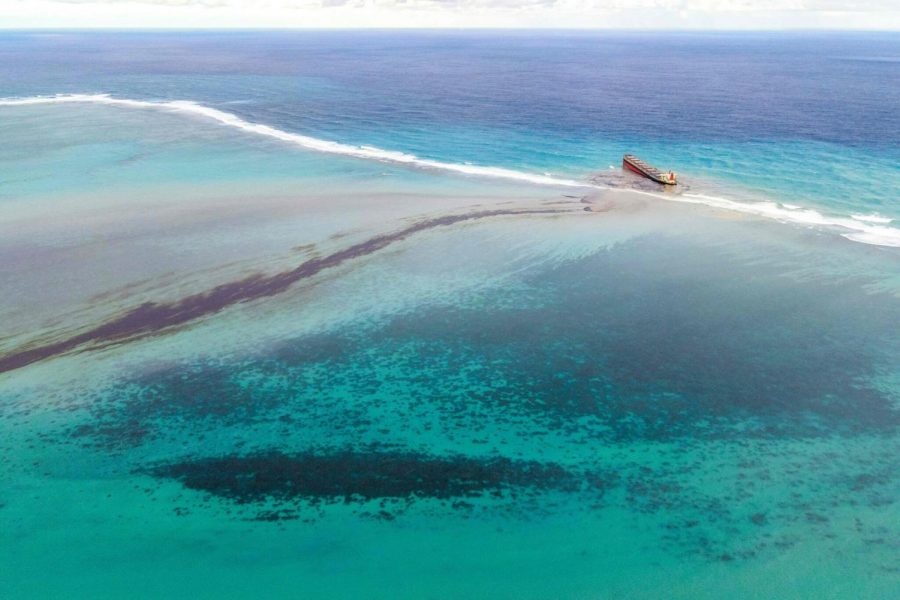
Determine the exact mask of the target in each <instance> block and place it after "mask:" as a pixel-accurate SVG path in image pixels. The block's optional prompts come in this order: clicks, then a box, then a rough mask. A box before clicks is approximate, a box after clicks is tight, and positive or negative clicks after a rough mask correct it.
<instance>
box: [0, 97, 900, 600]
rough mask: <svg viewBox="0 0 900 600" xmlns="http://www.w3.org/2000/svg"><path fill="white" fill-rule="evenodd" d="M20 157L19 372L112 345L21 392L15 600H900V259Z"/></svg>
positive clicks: (772, 228)
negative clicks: (897, 593)
mask: <svg viewBox="0 0 900 600" xmlns="http://www.w3.org/2000/svg"><path fill="white" fill-rule="evenodd" d="M217 85H219V84H217ZM275 88H276V89H277V88H278V86H275ZM266 89H268V88H266ZM303 89H305V90H306V91H308V92H309V93H311V94H315V93H325V91H327V90H329V89H332V88H330V87H328V86H324V85H323V86H322V87H309V88H303ZM31 91H32V92H33V91H34V90H31ZM61 91H75V90H61ZM332 91H333V89H332ZM245 116H248V118H249V115H245ZM258 120H260V121H262V122H266V121H264V120H263V119H258ZM0 128H2V131H3V132H4V134H5V139H6V140H7V141H8V142H9V143H8V144H7V146H6V147H5V148H4V150H3V151H2V154H0V179H2V180H3V181H2V186H0V233H2V235H0V276H2V281H3V284H4V294H3V296H2V299H0V315H2V321H0V322H2V326H0V361H9V357H11V356H22V352H27V351H28V350H29V349H34V348H39V349H40V348H43V349H47V348H52V347H53V344H56V343H60V341H62V342H65V341H66V340H72V339H78V336H79V335H85V332H90V335H91V336H92V337H88V338H85V339H84V340H83V341H82V342H80V343H75V344H74V345H72V346H68V347H66V348H64V349H62V350H60V351H58V352H50V353H49V354H48V356H47V357H45V358H43V359H36V360H34V361H33V362H31V363H30V364H26V365H23V366H21V367H15V368H14V367H12V366H10V365H11V364H12V363H10V362H0V364H2V365H3V369H4V372H2V373H0V430H2V436H0V439H2V440H3V441H2V442H0V448H2V454H3V456H4V459H3V461H2V462H0V563H2V569H0V579H2V586H3V589H4V596H6V597H22V598H27V597H48V596H51V597H52V596H66V597H73V596H74V597H90V598H97V597H110V598H112V597H122V596H123V595H124V596H129V597H258V596H259V595H261V594H262V595H266V596H274V597H334V598H347V597H360V596H363V597H385V598H398V597H408V598H421V597H481V598H497V597H507V598H546V597H571V598H577V597H590V598H596V597H631V598H659V597H668V598H701V597H707V598H718V597H723V596H731V597H739V598H740V597H804V598H805V597H809V598H860V597H865V598H888V597H891V596H892V595H893V593H894V590H896V589H897V588H898V586H900V572H898V570H897V567H896V565H897V564H898V558H900V531H898V528H897V523H900V514H898V502H897V501H898V497H900V479H898V473H900V463H898V458H897V457H898V456H900V447H898V446H900V438H898V426H900V371H898V365H900V337H898V334H897V328H896V323H897V322H898V318H900V314H898V313H900V304H898V297H900V268H898V264H900V263H898V255H897V252H896V248H891V247H886V246H879V245H872V244H860V243H856V242H853V241H850V240H847V239H845V238H843V237H841V235H839V233H841V232H840V231H834V230H832V229H830V228H827V227H825V228H823V227H818V226H809V225H802V224H798V223H790V222H788V223H779V222H777V221H776V220H772V219H767V218H762V217H755V216H750V215H746V214H743V213H740V212H735V211H725V210H715V209H711V208H709V207H705V206H688V205H684V204H678V203H674V202H668V201H666V200H664V199H660V198H656V197H652V196H646V195H640V194H634V193H629V192H621V191H619V192H616V191H609V190H600V189H593V188H573V187H563V186H554V185H542V186H535V185H529V184H526V183H524V182H515V181H512V180H508V179H501V178H480V177H474V176H471V175H452V174H448V173H445V172H442V171H440V170H437V169H433V168H431V169H429V168H426V169H422V168H412V169H410V168H403V167H402V166H399V165H397V164H395V163H391V162H385V161H378V160H374V161H373V160H358V159H353V158H348V157H342V156H336V155H325V154H320V153H315V152H310V151H308V150H304V149H302V148H298V147H295V146H290V145H286V144H284V143H281V142H278V141H276V140H273V139H270V138H267V137H264V136H258V135H248V134H246V133H242V132H240V131H237V130H234V129H233V128H227V127H221V126H219V125H217V124H216V123H214V122H209V121H206V120H203V119H198V118H194V117H192V116H190V115H180V114H170V113H166V112H161V111H159V110H126V109H123V108H121V107H111V106H102V105H94V104H77V105H37V106H7V107H2V108H0ZM402 138H403V136H402V135H398V139H402ZM473 139H474V138H473ZM375 141H386V140H375ZM876 141H877V140H876ZM714 142H715V143H714V144H713V146H714V147H715V148H716V149H717V150H722V149H723V148H726V147H729V145H730V147H731V148H732V151H731V152H732V154H731V156H733V157H734V158H732V159H728V160H726V159H725V158H724V156H727V154H722V155H721V156H723V159H722V160H723V162H722V163H721V164H717V165H715V170H716V171H722V170H727V169H728V168H733V169H734V172H735V173H742V174H744V173H746V167H745V165H747V164H749V162H752V161H754V160H761V158H760V157H762V156H764V155H766V153H769V152H772V151H774V148H775V146H777V148H779V149H780V151H781V152H782V153H783V154H784V155H785V156H788V155H790V156H799V155H802V154H804V153H807V152H815V153H817V155H818V156H830V157H831V158H829V159H828V161H827V164H828V165H829V166H828V167H827V168H828V169H831V170H833V171H835V172H845V169H844V163H842V162H841V161H842V160H843V159H842V157H841V156H839V154H840V153H837V152H835V151H834V150H833V149H834V148H836V147H840V146H841V145H843V144H846V143H847V141H846V140H840V139H829V140H809V139H807V140H805V141H793V142H787V141H784V140H781V141H779V142H777V143H776V142H772V141H771V140H770V141H760V142H758V143H757V144H756V145H752V146H741V145H739V144H736V143H735V142H734V141H722V140H716V141H714ZM882 142H883V140H882ZM643 143H644V144H647V146H646V148H648V149H649V148H652V147H658V148H660V149H662V148H664V147H666V148H667V151H669V150H670V148H671V147H672V146H663V145H662V142H653V141H652V140H644V142H643ZM656 143H658V144H660V145H659V146H653V144H656ZM703 143H705V142H702V143H701V142H697V141H685V142H684V145H683V146H678V147H679V148H680V151H679V154H682V155H689V154H690V152H689V150H687V148H689V147H693V148H701V147H702V144H703ZM710 143H712V142H710ZM873 143H874V142H873ZM879 143H880V142H879ZM398 144H399V143H398ZM379 145H381V146H386V147H401V146H402V144H399V145H395V146H387V144H379ZM13 147H15V148H16V149H15V150H14V149H13ZM884 147H885V146H884V145H883V144H882V149H881V150H873V152H882V154H878V156H881V157H882V158H881V159H879V160H884V159H883V157H884V156H887V155H888V154H889V153H890V152H892V151H893V150H891V149H890V148H887V150H885V149H884ZM448 148H449V144H448ZM742 148H743V149H744V151H745V154H744V156H745V157H749V158H741V156H740V155H741V152H742V150H741V149H742ZM410 149H412V148H410ZM681 150H683V152H681ZM617 151H618V150H617ZM447 152H448V153H444V152H443V151H441V152H437V151H436V152H435V157H436V158H440V159H441V160H450V159H451V158H454V157H453V156H451V155H450V154H449V150H448V151H447ZM417 153H419V152H417ZM829 153H830V154H829ZM885 153H887V154H885ZM419 154H422V155H426V154H424V153H419ZM847 156H852V154H848V155H846V156H844V158H846V157H847ZM754 157H756V158H754ZM847 160H849V159H847ZM729 161H732V162H729ZM742 161H749V162H742ZM486 164H493V165H497V166H508V167H516V168H519V169H525V168H526V167H529V164H528V163H527V161H525V162H521V163H516V162H515V161H514V160H512V159H509V161H508V162H507V161H505V160H498V161H493V162H490V163H487V162H486ZM785 164H789V163H787V162H785ZM534 165H535V167H536V166H537V163H534ZM525 170H527V171H529V172H531V171H532V169H530V168H528V169H525ZM701 170H702V169H701V164H700V163H699V162H698V163H697V164H696V172H697V175H695V177H697V178H698V179H702V175H701ZM577 171H578V169H572V171H571V173H566V172H563V171H562V170H559V171H558V173H557V174H558V175H565V176H572V177H575V176H577V175H578V173H577ZM846 177H847V181H851V180H852V181H856V179H855V178H857V177H858V176H857V175H851V174H847V175H846ZM713 179H715V178H714V177H712V176H711V177H710V180H709V181H708V182H707V181H706V180H704V181H703V184H702V185H703V186H706V187H705V188H704V189H705V190H707V191H716V192H717V193H719V192H721V193H726V192H730V193H732V194H734V196H732V197H737V198H742V199H743V198H746V199H750V197H751V196H752V194H753V193H754V192H753V190H751V189H750V185H749V184H748V185H747V187H745V188H742V189H741V190H739V191H734V190H732V189H730V188H729V186H727V185H725V184H724V183H723V181H724V180H721V181H713ZM781 179H782V180H783V181H788V179H789V177H788V175H787V171H786V172H785V174H784V175H783V176H781ZM605 182H606V183H611V184H612V183H619V181H618V180H612V179H610V180H605ZM698 185H700V184H698ZM769 185H770V184H769V183H766V182H761V183H760V190H762V188H766V189H767V190H768V191H766V193H767V194H772V188H771V187H767V186H769ZM784 185H788V184H784ZM860 185H861V186H863V187H864V185H869V184H868V183H865V184H863V183H860ZM848 186H849V184H848ZM842 189H844V190H847V189H849V187H844V188H842ZM866 189H868V191H867V192H866V193H868V194H870V197H871V199H870V200H865V202H867V203H874V202H876V201H879V202H883V203H884V207H883V208H884V210H881V209H879V212H881V213H882V214H893V213H890V212H889V211H890V210H891V208H890V207H891V206H893V205H891V204H890V202H891V199H890V197H889V196H888V195H886V194H879V193H878V191H877V188H874V187H869V188H866ZM759 193H762V191H760V192H759ZM805 193H810V198H812V196H813V195H814V194H812V193H811V192H810V190H807V192H805ZM831 193H832V195H831V196H830V197H829V198H830V199H831V200H830V201H831V202H837V198H838V193H837V192H834V191H832V192H831ZM778 200H779V201H784V202H791V201H794V202H796V201H797V199H796V198H788V197H786V196H779V197H778ZM852 202H853V200H852V198H850V197H849V196H848V199H847V204H846V206H845V207H842V208H840V209H839V208H838V205H837V204H832V205H831V209H832V210H834V211H838V210H847V211H849V210H851V209H853V210H855V209H856V208H857V205H854V204H852ZM805 205H806V204H805ZM809 206H812V204H809ZM874 206H875V205H874V204H872V205H871V206H870V208H874ZM585 209H588V210H585ZM460 215H463V216H465V218H462V217H460ZM283 282H288V283H284V284H283ZM148 303H149V304H148ZM148 307H149V308H148ZM139 317H142V318H144V320H140V319H139ZM113 326H115V327H117V328H118V329H115V328H114V327H113ZM116 332H118V333H116Z"/></svg>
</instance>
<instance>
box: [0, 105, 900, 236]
mask: <svg viewBox="0 0 900 600" xmlns="http://www.w3.org/2000/svg"><path fill="white" fill-rule="evenodd" d="M67 103H93V104H105V105H111V106H122V107H130V108H139V109H153V110H162V111H169V112H177V113H182V114H187V115H193V116H196V117H202V118H207V119H211V120H213V121H216V122H218V123H220V124H222V125H226V126H228V127H232V128H235V129H239V130H241V131H244V132H247V133H250V134H254V135H260V136H265V137H269V138H273V139H276V140H280V141H282V142H286V143H289V144H293V145H295V146H298V147H301V148H305V149H308V150H313V151H317V152H326V153H330V154H339V155H343V156H350V157H354V158H360V159H366V160H377V161H381V162H390V163H396V164H401V165H406V166H410V167H416V168H425V169H433V170H439V171H446V172H452V173H459V174H463V175H473V176H478V177H491V178H499V179H506V180H510V181H517V182H521V183H529V184H537V185H549V186H558V187H559V186H561V187H581V188H593V189H610V188H609V186H604V185H600V184H597V183H589V182H584V181H576V180H573V179H563V178H559V177H553V176H550V175H538V174H535V173H527V172H524V171H516V170H514V169H507V168H504V167H490V166H480V165H469V164H459V163H451V162H444V161H438V160H432V159H427V158H420V157H418V156H415V155H413V154H407V153H404V152H397V151H394V150H385V149H382V148H375V147H372V146H353V145H350V144H342V143H340V142H332V141H328V140H322V139H319V138H314V137H311V136H306V135H302V134H299V133H292V132H289V131H284V130H281V129H277V128H275V127H272V126H270V125H264V124H262V123H253V122H251V121H247V120H245V119H243V118H241V117H239V116H237V115H235V114H232V113H229V112H225V111H222V110H219V109H217V108H212V107H209V106H205V105H203V104H199V103H197V102H193V101H191V100H134V99H130V98H115V97H112V96H110V95H108V94H59V95H55V96H31V97H22V98H0V106H26V105H35V104H67ZM636 193H640V194H644V195H647V196H652V197H654V198H659V199H663V200H669V201H677V202H685V203H689V204H702V205H705V206H710V207H713V208H718V209H723V210H729V211H735V212H740V213H744V214H750V215H756V216H760V217H765V218H769V219H775V220H777V221H782V222H786V223H794V224H799V225H805V226H815V227H822V228H826V229H832V230H836V231H838V232H839V233H840V234H841V235H842V236H843V237H845V238H847V239H849V240H852V241H855V242H861V243H864V244H872V245H876V246H890V247H900V229H897V228H894V227H890V226H888V223H889V222H890V220H889V219H886V218H881V217H879V218H877V219H876V218H874V217H871V216H869V217H860V216H858V215H857V216H854V217H838V216H828V215H825V214H823V213H820V212H819V211H816V210H813V209H809V208H802V207H797V206H792V205H785V204H778V203H775V202H739V201H736V200H730V199H728V198H722V197H718V196H711V195H708V194H698V193H690V192H687V193H683V194H661V193H653V192H646V191H636Z"/></svg>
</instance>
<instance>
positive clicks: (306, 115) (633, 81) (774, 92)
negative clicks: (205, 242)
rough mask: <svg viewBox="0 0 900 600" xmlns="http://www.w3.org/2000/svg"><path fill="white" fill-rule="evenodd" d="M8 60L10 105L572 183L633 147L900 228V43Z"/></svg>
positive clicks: (148, 44)
mask: <svg viewBox="0 0 900 600" xmlns="http://www.w3.org/2000/svg"><path fill="white" fill-rule="evenodd" d="M0 56H2V61H0V95H2V96H7V97H27V96H35V95H48V94H50V95H52V94H63V93H84V94H97V93H106V94H112V95H113V96H117V97H124V98H135V99H150V100H193V101H196V102H199V103H202V104H205V105H209V106H213V107H216V108H220V109H222V110H225V111H228V112H231V113H234V114H236V115H239V116H240V117H242V118H244V119H246V120H249V121H253V122H259V123H263V124H267V125H271V126H273V127H277V128H279V129H283V130H286V131H290V132H295V133H302V134H306V135H310V136H314V137H318V138H322V139H325V140H333V141H338V142H345V143H349V144H356V145H371V146H376V147H379V148H383V149H386V150H396V151H403V152H409V153H412V154H415V155H417V156H420V157H423V158H432V159H437V160H442V161H448V162H454V163H467V162H471V163H474V164H478V165H486V166H503V167H509V168H514V169H519V170H524V171H529V172H537V173H544V172H551V173H555V174H560V175H564V176H567V177H588V176H590V175H591V174H592V173H594V172H596V171H603V170H607V169H608V167H609V166H610V165H616V166H618V165H619V163H620V161H621V155H622V154H623V153H624V152H628V151H631V152H635V153H638V154H640V155H642V156H644V157H645V158H647V159H648V160H650V161H651V162H656V163H658V164H659V165H660V166H664V167H666V168H673V169H675V170H677V171H679V172H681V173H682V174H683V176H684V178H685V180H686V181H687V182H689V183H690V182H692V180H693V184H694V187H695V188H701V189H704V190H706V189H708V188H709V186H708V185H706V186H704V185H701V182H703V183H709V181H708V180H712V181H713V182H717V183H718V184H720V186H721V185H724V186H726V187H727V188H731V190H730V191H731V195H736V196H738V197H739V198H753V199H757V200H759V199H769V200H775V201H782V202H787V203H789V204H793V205H802V206H809V207H815V208H820V209H824V210H825V211H826V212H829V213H831V214H835V215H842V216H850V215H852V214H862V215H867V214H871V213H873V212H874V213H879V214H880V213H883V214H884V215H885V216H888V217H891V218H900V212H898V208H897V207H898V205H900V174H898V171H900V170H898V168H897V165H898V164H900V136H898V133H897V132H898V131H900V116H898V113H897V110H896V107H897V106H898V105H900V89H898V86H897V84H896V81H897V79H898V77H900V58H898V57H900V37H898V36H897V35H896V34H891V33H883V34H855V33H794V34H774V33H741V34H735V33H729V34H722V33H670V34H660V33H652V34H651V33H646V34H640V33H627V34H626V33H564V32H558V33H527V34H526V33H517V32H478V33H470V32H467V33H457V32H406V33H402V34H398V33H395V32H343V33H342V32H327V33H317V32H302V33H297V32H282V33H276V32H269V33H246V32H244V33H238V32H224V33H223V32H215V33H150V32H145V33H140V32H132V33H49V32H48V33H45V34H35V33H5V34H2V36H0ZM698 180H699V181H698ZM734 186H737V189H734ZM716 189H717V191H721V189H720V187H717V188H716Z"/></svg>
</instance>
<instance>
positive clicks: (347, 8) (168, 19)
mask: <svg viewBox="0 0 900 600" xmlns="http://www.w3.org/2000/svg"><path fill="white" fill-rule="evenodd" d="M93 27H103V28H245V27H251V28H256V27H259V28H286V27H288V28H360V27H421V28H430V27H446V28H474V27H489V28H534V27H540V28H578V29H873V30H891V31H900V0H0V28H4V29H16V28H93Z"/></svg>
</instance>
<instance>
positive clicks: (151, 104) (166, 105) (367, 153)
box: [0, 94, 591, 187]
mask: <svg viewBox="0 0 900 600" xmlns="http://www.w3.org/2000/svg"><path fill="white" fill-rule="evenodd" d="M67 103H93V104H106V105H111V106H124V107H130V108H143V109H148V108H149V109H156V110H165V111H170V112H179V113H185V114H191V115H195V116H200V117H206V118H208V119H212V120H214V121H218V122H219V123H221V124H222V125H227V126H229V127H233V128H235V129H240V130H242V131H246V132H248V133H253V134H256V135H261V136H265V137H270V138H274V139H276V140H280V141H282V142H287V143H290V144H294V145H296V146H300V147H302V148H306V149H308V150H314V151H316V152H327V153H329V154H340V155H343V156H352V157H355V158H363V159H368V160H378V161H382V162H391V163H398V164H403V165H410V166H414V167H419V168H426V169H435V170H440V171H451V172H455V173H461V174H465V175H476V176H480V177H494V178H500V179H507V180H513V181H521V182H523V183H532V184H539V185H555V186H565V187H591V186H590V184H587V183H584V182H580V181H574V180H571V179H562V178H558V177H552V176H549V175H537V174H533V173H526V172H523V171H516V170H513V169H506V168H503V167H485V166H479V165H466V164H459V163H451V162H443V161H439V160H432V159H428V158H420V157H418V156H415V155H413V154H407V153H405V152H397V151H394V150H385V149H382V148H375V147H372V146H354V145H350V144H342V143H340V142H332V141H328V140H322V139H319V138H314V137H311V136H307V135H302V134H299V133H291V132H289V131H284V130H282V129H277V128H275V127H272V126H270V125H263V124H262V123H253V122H251V121H246V120H244V119H242V118H241V117H239V116H237V115H235V114H232V113H229V112H225V111H223V110H219V109H217V108H212V107H210V106H205V105H203V104H198V103H197V102H193V101H191V100H166V101H154V100H133V99H130V98H114V97H112V96H109V95H108V94H60V95H57V96H32V97H27V98H3V99H0V106H26V105H34V104H67Z"/></svg>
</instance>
